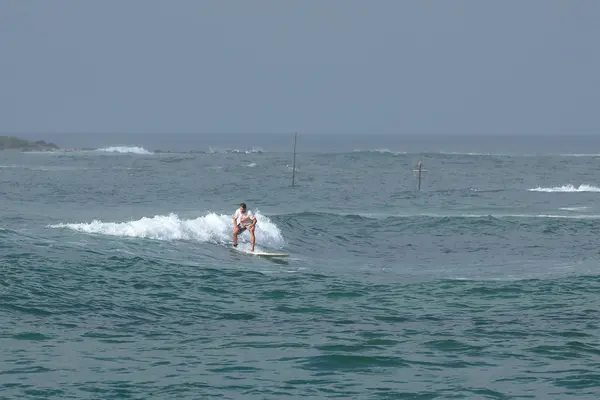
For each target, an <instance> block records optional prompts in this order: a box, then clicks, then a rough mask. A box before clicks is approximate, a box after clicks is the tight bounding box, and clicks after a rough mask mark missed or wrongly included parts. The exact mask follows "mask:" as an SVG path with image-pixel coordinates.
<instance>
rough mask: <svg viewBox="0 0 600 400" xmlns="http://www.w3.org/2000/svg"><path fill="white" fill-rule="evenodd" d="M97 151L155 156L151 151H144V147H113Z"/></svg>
mask: <svg viewBox="0 0 600 400" xmlns="http://www.w3.org/2000/svg"><path fill="white" fill-rule="evenodd" d="M95 151H97V152H104V153H131V154H144V155H149V154H154V153H152V152H151V151H148V150H146V149H144V148H143V147H137V146H112V147H104V148H100V149H96V150H95Z"/></svg>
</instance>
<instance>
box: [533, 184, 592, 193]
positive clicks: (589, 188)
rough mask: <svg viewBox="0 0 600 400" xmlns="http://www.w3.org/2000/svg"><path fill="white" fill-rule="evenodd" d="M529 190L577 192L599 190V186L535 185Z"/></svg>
mask: <svg viewBox="0 0 600 400" xmlns="http://www.w3.org/2000/svg"><path fill="white" fill-rule="evenodd" d="M528 191H530V192H546V193H577V192H600V188H598V187H596V186H592V185H586V184H583V185H579V186H578V187H575V186H573V185H565V186H556V187H551V188H543V187H537V188H535V189H528Z"/></svg>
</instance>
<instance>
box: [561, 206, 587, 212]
mask: <svg viewBox="0 0 600 400" xmlns="http://www.w3.org/2000/svg"><path fill="white" fill-rule="evenodd" d="M587 209H589V207H588V206H581V207H561V208H559V210H561V211H585V210H587Z"/></svg>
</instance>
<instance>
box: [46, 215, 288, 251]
mask: <svg viewBox="0 0 600 400" xmlns="http://www.w3.org/2000/svg"><path fill="white" fill-rule="evenodd" d="M255 215H256V218H257V219H258V224H257V225H256V240H257V242H259V243H261V244H264V245H265V246H268V247H273V248H280V247H282V246H283V244H284V239H283V236H282V234H281V231H280V230H279V228H278V227H277V225H275V224H274V223H273V222H271V220H270V219H269V218H267V217H265V216H264V215H261V214H260V213H258V212H257V213H255ZM49 227H50V228H67V229H71V230H74V231H77V232H83V233H94V234H101V235H108V236H121V237H135V238H143V239H155V240H164V241H175V240H193V241H197V242H200V243H217V244H224V243H230V242H231V215H223V214H221V215H219V214H216V213H209V214H206V215H204V216H202V217H198V218H194V219H184V220H182V219H180V218H179V216H178V215H177V214H174V213H171V214H168V215H155V216H154V217H151V218H148V217H144V218H141V219H139V220H135V221H127V222H103V221H100V220H93V221H92V222H83V223H59V224H55V225H49ZM249 240H250V239H249V237H248V235H242V236H240V237H239V241H240V243H243V242H249Z"/></svg>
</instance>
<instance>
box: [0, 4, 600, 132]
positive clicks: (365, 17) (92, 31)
mask: <svg viewBox="0 0 600 400" xmlns="http://www.w3.org/2000/svg"><path fill="white" fill-rule="evenodd" d="M599 21H600V1H597V0H577V1H553V0H540V1H532V0H528V1H521V0H514V1H495V2H491V1H481V0H473V1H459V0H453V1H441V0H440V1H416V0H415V1H404V0H390V1H386V0H361V1H355V0H337V1H336V0H328V1H325V0H302V1H285V0H271V1H261V0H252V1H245V0H238V1H233V0H230V1H227V0H214V1H209V0H173V1H171V0H162V1H157V0H95V1H92V0H89V1H81V0H54V1H45V0H31V1H23V0H1V1H0V132H4V133H18V132H40V133H41V132H45V133H50V132H65V131H67V132H95V133H97V132H123V133H129V132H285V133H289V132H294V131H298V132H300V133H319V132H332V133H345V132H347V133H351V132H352V133H354V132H378V133H395V132H397V133H419V132H423V133H429V132H432V133H445V132H447V133H478V132H480V133H561V132H562V133H572V132H578V133H598V132H600V94H599V93H600V72H599V71H600V44H599V42H598V41H599V40H600V23H599Z"/></svg>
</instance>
